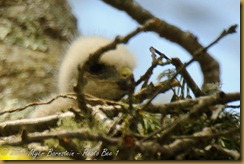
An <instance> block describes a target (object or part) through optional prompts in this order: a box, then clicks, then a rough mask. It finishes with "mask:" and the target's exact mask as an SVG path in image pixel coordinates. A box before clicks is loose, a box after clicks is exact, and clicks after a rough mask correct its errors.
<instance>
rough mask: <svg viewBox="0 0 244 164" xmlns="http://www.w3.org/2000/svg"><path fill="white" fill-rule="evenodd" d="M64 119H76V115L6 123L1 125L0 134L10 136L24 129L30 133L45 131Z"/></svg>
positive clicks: (66, 114) (63, 114) (64, 114)
mask: <svg viewBox="0 0 244 164" xmlns="http://www.w3.org/2000/svg"><path fill="white" fill-rule="evenodd" d="M63 117H74V114H73V113H71V112H66V113H62V114H57V115H51V116H46V117H41V118H29V119H21V120H13V121H5V122H2V123H0V132H1V135H4V134H7V135H10V134H16V133H18V132H20V130H21V129H22V128H26V129H28V131H34V130H35V131H37V130H38V129H40V130H43V129H47V128H49V127H51V126H56V125H57V122H58V120H59V119H60V118H63Z"/></svg>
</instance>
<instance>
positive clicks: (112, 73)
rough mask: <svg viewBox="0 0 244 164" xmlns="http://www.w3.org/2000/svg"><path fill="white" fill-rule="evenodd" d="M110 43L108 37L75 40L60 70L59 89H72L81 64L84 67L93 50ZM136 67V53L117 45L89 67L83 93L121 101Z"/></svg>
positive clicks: (61, 91) (65, 90)
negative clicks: (134, 55)
mask: <svg viewBox="0 0 244 164" xmlns="http://www.w3.org/2000/svg"><path fill="white" fill-rule="evenodd" d="M110 42H111V41H110V40H109V39H105V38H102V37H95V36H94V37H80V38H78V39H77V40H75V41H74V42H73V43H72V44H71V46H70V48H69V49H68V51H67V54H66V56H65V57H64V60H63V62H62V64H61V67H60V70H59V79H58V88H59V92H60V93H67V92H73V86H74V85H76V82H77V79H78V66H79V65H80V66H83V64H84V63H85V62H86V61H87V60H88V59H89V55H90V54H91V53H94V52H95V51H96V50H97V49H99V48H100V47H102V46H105V45H106V44H108V43H110ZM134 67H135V59H134V57H133V55H132V54H131V53H130V52H129V51H128V49H127V48H126V47H125V46H124V45H118V46H117V48H116V49H115V50H110V51H108V52H105V54H103V55H102V57H101V59H100V61H99V62H98V63H94V64H92V65H89V68H88V69H86V70H87V71H86V72H85V73H84V77H83V78H85V80H86V81H87V83H86V85H85V87H84V92H85V93H88V94H91V95H93V96H96V97H99V98H104V99H110V100H119V99H121V98H122V97H123V96H124V95H125V93H126V90H127V86H126V82H127V81H128V80H129V79H130V78H131V77H132V75H133V73H132V71H133V68H134Z"/></svg>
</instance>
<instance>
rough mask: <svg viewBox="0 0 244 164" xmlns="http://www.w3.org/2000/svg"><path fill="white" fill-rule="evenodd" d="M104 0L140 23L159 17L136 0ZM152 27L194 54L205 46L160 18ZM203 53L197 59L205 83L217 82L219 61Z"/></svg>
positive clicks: (192, 36) (189, 34) (152, 29)
mask: <svg viewBox="0 0 244 164" xmlns="http://www.w3.org/2000/svg"><path fill="white" fill-rule="evenodd" d="M103 2H105V3H107V4H109V5H111V6H113V7H115V8H117V9H119V10H123V11H125V12H126V13H127V14H128V15H130V16H131V17H132V18H133V19H135V20H136V21H137V22H138V23H140V24H143V23H144V22H146V21H147V20H150V19H158V18H157V17H156V16H154V15H153V14H151V13H150V12H149V11H147V10H146V9H144V8H142V7H141V6H140V5H139V4H138V3H137V2H135V1H134V0H123V1H121V0H113V1H111V0H103ZM154 25H155V26H153V27H151V28H150V29H149V30H150V31H154V32H156V33H158V34H159V35H160V36H161V37H164V38H166V39H168V40H170V41H172V42H175V43H177V44H178V45H180V46H182V47H183V48H184V49H186V50H187V51H188V52H189V53H190V54H191V55H192V56H194V54H195V52H196V51H197V50H199V49H202V48H203V46H202V45H201V44H200V43H199V42H198V41H197V38H196V37H195V36H194V35H193V34H191V33H189V32H185V31H182V30H181V29H180V28H178V27H176V26H173V25H171V24H169V23H168V22H165V21H163V20H160V19H158V22H157V24H154ZM202 53H203V55H202V56H200V57H199V58H198V59H197V61H198V62H199V64H200V67H201V70H202V72H203V76H204V83H203V84H204V85H205V84H207V83H216V82H219V81H220V70H219V64H218V62H217V61H216V60H215V59H214V58H213V57H212V56H211V55H209V54H208V53H206V51H205V52H202Z"/></svg>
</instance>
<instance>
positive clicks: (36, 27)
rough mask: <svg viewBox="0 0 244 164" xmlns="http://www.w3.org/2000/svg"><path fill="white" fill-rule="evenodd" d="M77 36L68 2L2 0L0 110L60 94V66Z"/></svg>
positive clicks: (0, 8) (56, 0)
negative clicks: (56, 76)
mask: <svg viewBox="0 0 244 164" xmlns="http://www.w3.org/2000/svg"><path fill="white" fill-rule="evenodd" d="M76 33H77V27H76V19H75V17H74V16H73V15H72V13H71V8H70V6H69V4H68V3H67V2H66V1H65V0H51V1H49V0H30V1H26V0H11V1H9V0H0V79H1V80H0V108H9V107H14V106H19V105H22V104H25V103H27V102H30V101H37V100H39V99H40V98H42V97H44V96H46V95H48V94H50V93H53V92H56V85H55V75H56V72H57V68H58V65H59V64H58V63H59V61H60V58H61V57H62V54H63V53H64V51H65V47H67V46H66V45H67V43H68V41H70V40H71V39H72V38H73V37H74V35H76Z"/></svg>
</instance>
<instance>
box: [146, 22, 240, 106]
mask: <svg viewBox="0 0 244 164" xmlns="http://www.w3.org/2000/svg"><path fill="white" fill-rule="evenodd" d="M236 27H237V26H236V25H233V26H231V27H229V28H228V30H224V31H223V32H222V33H221V34H220V35H219V36H218V37H217V38H216V39H215V40H214V41H213V42H212V43H210V44H209V45H208V46H206V47H205V48H201V49H199V50H197V51H195V53H194V55H193V57H192V59H191V60H190V61H188V62H187V63H185V64H183V65H182V66H181V67H180V68H179V69H178V70H177V72H176V73H175V74H174V75H173V76H172V77H171V78H170V79H169V81H168V84H166V86H169V85H170V83H171V82H172V81H173V80H174V79H175V78H176V76H177V75H178V74H179V73H181V72H182V71H183V70H184V69H186V67H187V66H189V65H190V64H191V63H192V62H193V61H195V60H196V59H197V58H198V57H199V56H200V55H201V54H202V53H203V52H206V51H207V50H208V49H209V48H210V47H211V46H213V45H214V44H216V43H217V42H218V41H219V40H220V39H222V38H223V37H225V36H226V35H228V34H231V33H233V32H235V28H236ZM160 91H161V89H160V88H159V89H158V91H157V92H155V93H154V94H153V95H152V96H151V98H150V99H148V100H147V102H146V103H145V106H144V108H146V107H147V106H148V105H149V104H150V103H151V102H152V100H153V99H154V98H155V97H156V96H157V95H158V94H159V93H160Z"/></svg>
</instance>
